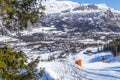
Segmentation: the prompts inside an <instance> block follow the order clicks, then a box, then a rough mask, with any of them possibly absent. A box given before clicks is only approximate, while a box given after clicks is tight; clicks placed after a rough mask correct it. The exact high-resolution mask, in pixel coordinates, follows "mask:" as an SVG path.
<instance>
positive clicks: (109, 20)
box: [42, 0, 120, 32]
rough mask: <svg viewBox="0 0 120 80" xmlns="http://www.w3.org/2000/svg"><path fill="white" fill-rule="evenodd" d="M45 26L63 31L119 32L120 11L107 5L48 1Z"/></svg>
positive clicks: (46, 2) (46, 3) (45, 2)
mask: <svg viewBox="0 0 120 80" xmlns="http://www.w3.org/2000/svg"><path fill="white" fill-rule="evenodd" d="M43 5H44V6H45V7H46V10H45V13H46V15H45V16H44V18H43V23H42V25H43V26H48V27H49V26H55V27H56V28H57V29H58V30H63V31H75V32H76V31H78V32H79V31H82V32H84V31H87V32H93V31H94V32H96V31H99V32H119V31H120V11H118V10H115V9H113V8H110V7H109V6H107V5H106V4H80V3H77V2H72V1H60V0H59V1H58V0H46V1H44V2H43Z"/></svg>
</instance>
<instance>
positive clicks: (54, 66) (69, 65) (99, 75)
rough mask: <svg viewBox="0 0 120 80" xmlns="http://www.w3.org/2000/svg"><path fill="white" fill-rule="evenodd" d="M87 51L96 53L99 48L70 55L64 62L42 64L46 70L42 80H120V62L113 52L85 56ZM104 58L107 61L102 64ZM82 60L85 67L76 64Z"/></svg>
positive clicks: (40, 64)
mask: <svg viewBox="0 0 120 80" xmlns="http://www.w3.org/2000/svg"><path fill="white" fill-rule="evenodd" d="M87 50H91V51H92V52H96V51H97V48H94V47H91V48H87V49H85V50H83V51H81V52H80V53H78V54H76V55H69V56H68V57H67V59H66V60H65V61H64V62H59V61H57V60H56V61H52V62H40V63H39V65H38V67H37V68H38V69H39V68H40V67H44V68H45V75H44V76H43V77H42V78H41V79H40V80H47V79H49V80H81V79H82V80H120V75H119V74H120V62H119V61H118V60H117V59H118V58H114V56H113V55H112V53H111V52H101V53H91V54H84V52H86V51H87ZM102 57H104V58H105V59H106V62H105V63H102V62H101V59H102ZM79 59H81V60H82V63H83V66H82V67H79V66H78V65H76V64H75V61H76V60H79Z"/></svg>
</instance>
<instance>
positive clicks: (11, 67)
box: [0, 46, 44, 80]
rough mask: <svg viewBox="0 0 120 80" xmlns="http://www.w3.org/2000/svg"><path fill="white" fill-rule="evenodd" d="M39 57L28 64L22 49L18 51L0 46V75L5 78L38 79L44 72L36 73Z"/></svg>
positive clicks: (8, 79) (11, 79)
mask: <svg viewBox="0 0 120 80" xmlns="http://www.w3.org/2000/svg"><path fill="white" fill-rule="evenodd" d="M38 62H39V59H38V58H37V59H36V60H35V61H32V62H31V63H28V64H27V59H26V56H25V54H24V53H23V52H22V51H19V52H16V51H14V50H12V49H11V48H9V47H7V46H5V47H3V48H0V77H1V78H2V79H3V80H32V79H34V80H36V79H37V80H38V79H39V78H40V77H41V76H42V75H43V73H44V70H43V69H41V70H40V72H38V73H37V74H35V67H36V66H37V63H38Z"/></svg>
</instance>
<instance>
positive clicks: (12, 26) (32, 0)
mask: <svg viewBox="0 0 120 80" xmlns="http://www.w3.org/2000/svg"><path fill="white" fill-rule="evenodd" d="M41 2H42V0H0V16H1V17H2V19H3V25H4V26H5V28H7V29H8V30H14V31H16V30H17V31H18V30H23V29H26V28H27V27H28V24H29V23H31V24H35V23H36V22H38V21H39V19H40V18H41V17H42V16H43V14H44V13H43V10H44V9H45V8H44V6H42V4H41Z"/></svg>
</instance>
